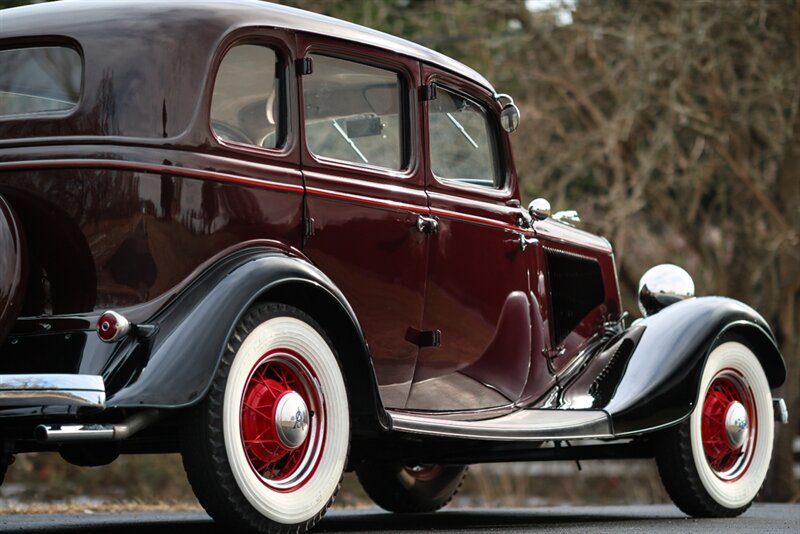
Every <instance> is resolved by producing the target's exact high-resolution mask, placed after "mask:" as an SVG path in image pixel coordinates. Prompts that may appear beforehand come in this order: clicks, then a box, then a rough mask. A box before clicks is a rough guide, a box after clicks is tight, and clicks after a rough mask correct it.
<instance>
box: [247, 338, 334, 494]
mask: <svg viewBox="0 0 800 534" xmlns="http://www.w3.org/2000/svg"><path fill="white" fill-rule="evenodd" d="M320 407H321V401H320V397H319V392H318V391H317V390H316V387H315V385H314V377H313V375H312V373H311V371H310V370H309V369H308V368H307V367H306V366H305V365H304V363H303V362H302V358H301V357H300V356H299V355H297V354H293V353H292V351H291V350H289V349H276V350H272V351H270V352H269V353H267V354H265V355H264V356H263V358H262V359H261V360H260V361H259V362H258V363H257V364H256V365H255V367H254V368H253V370H252V372H251V373H250V377H249V379H248V381H247V385H246V387H245V390H244V393H243V395H242V402H241V422H240V425H241V426H240V428H241V434H242V444H243V446H244V449H245V452H246V454H247V458H248V460H249V462H250V466H251V468H252V469H253V471H254V472H255V473H256V474H257V475H258V476H260V477H261V479H262V481H263V482H264V484H266V485H267V486H270V487H272V488H274V489H276V490H279V491H293V490H294V489H296V488H298V487H299V486H301V485H302V484H303V481H304V480H305V479H306V478H308V477H309V476H311V475H312V474H313V471H314V468H315V467H316V462H317V460H318V459H319V452H320V445H321V443H322V442H323V438H324V436H323V435H322V433H323V432H324V425H322V424H320V423H321V422H322V421H321V412H320ZM318 413H319V414H320V415H319V416H318V415H317V414H318Z"/></svg>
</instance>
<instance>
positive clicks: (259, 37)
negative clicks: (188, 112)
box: [203, 28, 298, 158]
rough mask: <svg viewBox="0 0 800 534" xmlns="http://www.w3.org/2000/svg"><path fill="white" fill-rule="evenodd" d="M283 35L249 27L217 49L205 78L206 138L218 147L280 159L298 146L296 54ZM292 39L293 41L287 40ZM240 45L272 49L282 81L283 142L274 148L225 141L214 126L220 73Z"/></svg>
mask: <svg viewBox="0 0 800 534" xmlns="http://www.w3.org/2000/svg"><path fill="white" fill-rule="evenodd" d="M286 39H287V38H285V37H284V33H282V32H279V31H261V30H260V29H254V28H247V29H245V30H243V31H240V32H234V33H233V34H232V35H229V36H228V37H227V38H226V39H225V41H224V42H223V43H222V44H221V45H220V46H219V47H218V48H217V51H216V53H215V56H214V58H213V61H212V64H211V68H210V69H209V74H208V76H207V79H206V97H205V98H204V103H205V104H204V118H203V120H204V129H205V132H206V133H207V135H208V136H209V137H210V139H212V140H213V141H214V142H215V143H216V144H217V145H218V146H221V147H223V148H226V149H230V150H234V151H236V152H240V153H243V154H250V155H255V156H280V157H283V158H285V157H288V156H290V155H291V154H292V153H293V152H294V151H295V149H296V145H297V136H298V134H297V123H296V119H297V112H296V111H295V110H294V109H293V108H296V107H297V99H296V97H295V95H294V92H293V84H292V83H291V80H292V79H293V77H294V52H293V50H292V49H291V48H289V47H288V46H287V44H286ZM288 39H290V38H288ZM240 45H254V46H262V47H266V48H269V49H271V50H272V51H273V53H274V54H275V58H276V70H275V73H276V77H278V78H279V83H280V91H279V97H280V102H279V109H280V111H279V114H278V121H277V122H278V127H279V130H281V136H282V142H281V143H280V144H279V145H278V146H277V147H275V148H269V147H263V146H259V145H255V144H247V143H240V142H237V141H228V140H225V139H222V138H221V137H220V136H219V135H217V132H216V131H215V130H214V128H213V126H212V125H211V122H212V117H211V110H212V105H213V100H214V88H215V87H216V83H217V77H218V76H219V71H220V68H221V66H222V63H223V62H224V61H225V58H226V57H227V56H228V53H229V52H230V51H231V50H232V49H233V48H235V47H237V46H240Z"/></svg>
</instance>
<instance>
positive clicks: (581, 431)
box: [387, 410, 613, 441]
mask: <svg viewBox="0 0 800 534" xmlns="http://www.w3.org/2000/svg"><path fill="white" fill-rule="evenodd" d="M387 412H388V414H389V417H390V418H391V422H392V427H391V428H392V429H393V430H397V431H399V432H410V433H414V434H428V435H433V436H447V437H453V438H467V439H483V440H493V441H548V440H560V439H585V438H611V437H613V434H612V433H611V420H610V418H609V416H608V414H607V413H606V412H605V411H603V410H520V411H518V412H514V413H512V414H509V415H504V416H502V417H497V418H495V419H484V420H482V421H453V420H451V419H450V420H447V419H440V418H437V417H435V416H429V415H417V414H411V413H404V412H396V411H392V410H388V411H387Z"/></svg>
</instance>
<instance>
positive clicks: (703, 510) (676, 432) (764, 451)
mask: <svg viewBox="0 0 800 534" xmlns="http://www.w3.org/2000/svg"><path fill="white" fill-rule="evenodd" d="M773 433H774V418H773V409H772V394H771V392H770V388H769V384H768V382H767V378H766V376H765V374H764V370H763V369H762V367H761V364H760V363H759V361H758V358H757V357H756V356H755V354H753V352H752V351H751V350H750V349H749V348H748V347H747V346H746V345H744V344H742V343H740V342H738V341H728V342H725V343H722V344H720V345H718V346H717V347H715V348H714V350H713V351H712V352H711V354H709V356H708V359H707V361H706V363H705V366H704V368H703V375H702V378H701V382H700V389H699V397H698V404H697V405H696V406H695V409H694V411H693V412H692V415H691V416H690V417H689V419H687V420H686V421H684V422H683V423H682V424H681V425H679V426H677V427H674V428H671V429H669V430H667V431H665V432H663V433H662V435H660V436H658V438H657V439H656V441H655V449H656V461H657V463H658V468H659V473H660V474H661V478H662V480H663V482H664V486H665V488H666V489H667V492H668V493H669V494H670V496H671V497H672V499H673V501H674V502H675V504H676V505H677V506H678V507H679V508H680V509H681V510H683V511H684V512H686V513H687V514H689V515H692V516H695V517H733V516H736V515H739V514H741V513H743V512H744V511H745V510H747V508H748V507H749V506H750V504H751V503H752V502H753V499H755V497H756V495H757V494H758V491H759V490H760V489H761V485H762V484H763V482H764V479H765V477H766V474H767V468H768V467H769V461H770V457H771V456H772V442H773Z"/></svg>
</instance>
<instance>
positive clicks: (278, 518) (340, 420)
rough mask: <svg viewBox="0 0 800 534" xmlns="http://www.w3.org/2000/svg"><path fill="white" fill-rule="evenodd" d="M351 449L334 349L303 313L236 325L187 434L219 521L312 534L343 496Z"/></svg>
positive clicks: (259, 316) (260, 316)
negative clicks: (342, 487) (348, 455)
mask: <svg viewBox="0 0 800 534" xmlns="http://www.w3.org/2000/svg"><path fill="white" fill-rule="evenodd" d="M349 440H350V419H349V407H348V402H347V391H346V388H345V383H344V378H343V376H342V372H341V368H340V366H339V362H338V359H337V358H336V354H335V352H334V349H333V347H332V345H331V342H330V341H329V339H328V338H327V337H326V335H325V333H324V332H323V331H322V329H321V328H320V327H319V326H318V325H317V324H316V323H315V322H314V320H313V319H312V318H311V317H309V316H308V315H307V314H305V313H303V312H302V311H300V310H298V309H296V308H293V307H291V306H286V305H283V304H261V305H257V306H255V307H254V308H252V309H251V310H250V311H249V312H248V313H247V314H246V315H245V316H244V318H243V319H242V320H241V322H240V323H239V324H238V325H237V326H236V328H235V330H234V332H233V334H232V335H231V338H230V339H229V340H228V345H227V348H226V350H225V353H224V355H223V358H222V360H221V362H220V365H219V368H218V370H217V374H216V376H215V377H214V380H213V382H212V385H211V389H210V391H209V393H208V395H207V396H206V398H205V399H204V401H203V402H202V403H201V404H200V405H199V406H198V407H197V408H195V409H194V411H193V412H192V414H191V417H189V418H188V419H187V421H186V424H185V425H184V431H183V435H182V449H183V461H184V467H185V469H186V473H187V475H188V478H189V482H190V483H191V485H192V488H193V490H194V492H195V495H196V496H197V498H198V500H199V501H200V503H201V504H202V505H203V507H204V508H205V509H206V511H207V512H208V513H209V515H211V517H213V518H214V519H215V520H217V521H219V522H221V523H224V524H227V525H229V526H231V527H234V528H245V529H248V530H254V531H257V532H270V533H278V532H304V531H306V530H308V529H309V528H311V527H313V526H314V525H315V524H316V523H317V522H318V521H319V520H320V519H321V518H322V516H323V515H324V514H325V512H326V511H327V509H328V507H329V506H330V505H331V503H332V502H333V500H334V498H335V496H336V494H337V492H338V490H339V486H340V484H341V479H342V473H343V471H344V467H345V463H346V461H347V454H348V448H349Z"/></svg>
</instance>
